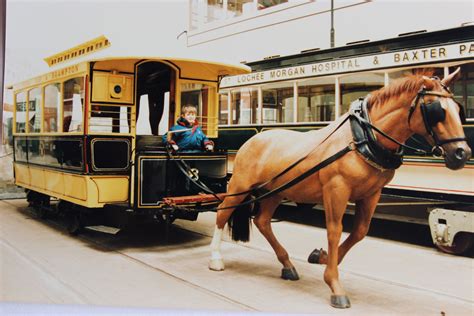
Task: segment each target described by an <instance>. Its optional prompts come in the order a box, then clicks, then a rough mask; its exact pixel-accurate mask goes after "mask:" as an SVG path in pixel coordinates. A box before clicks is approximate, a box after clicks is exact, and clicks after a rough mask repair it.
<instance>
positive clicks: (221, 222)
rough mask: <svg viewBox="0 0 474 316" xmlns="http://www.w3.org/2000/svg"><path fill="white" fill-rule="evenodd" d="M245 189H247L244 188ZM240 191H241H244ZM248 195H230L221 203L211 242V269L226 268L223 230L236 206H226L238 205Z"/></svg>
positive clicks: (220, 269)
mask: <svg viewBox="0 0 474 316" xmlns="http://www.w3.org/2000/svg"><path fill="white" fill-rule="evenodd" d="M242 191H245V190H242ZM242 191H239V192H242ZM245 197H246V196H244V195H239V196H228V197H226V198H225V199H224V201H223V202H222V203H221V204H220V205H219V208H222V209H219V210H218V211H217V215H216V227H215V229H214V235H213V237H212V242H211V259H210V260H209V269H211V270H214V271H222V270H224V261H223V260H222V255H221V240H222V232H223V231H224V226H225V224H226V223H227V222H228V221H229V218H230V216H231V215H232V212H233V211H234V210H235V208H229V209H227V208H226V207H229V206H233V205H237V204H239V203H241V202H242V201H243V200H244V199H245Z"/></svg>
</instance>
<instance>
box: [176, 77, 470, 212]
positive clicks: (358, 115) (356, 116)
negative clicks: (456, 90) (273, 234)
mask: <svg viewBox="0 0 474 316" xmlns="http://www.w3.org/2000/svg"><path fill="white" fill-rule="evenodd" d="M438 80H439V79H438ZM441 84H442V83H441ZM442 86H443V88H444V89H445V90H446V91H447V92H448V93H439V92H435V91H427V90H426V88H425V87H422V89H421V90H420V91H419V92H418V93H417V96H416V97H415V99H414V101H413V102H412V105H411V106H410V110H409V114H408V125H409V126H410V119H411V116H412V115H413V113H414V111H415V109H416V106H417V104H418V102H419V101H420V99H421V101H422V103H421V104H420V108H421V111H422V115H423V121H424V124H425V128H426V129H427V131H428V133H429V134H430V135H431V136H432V137H433V139H434V140H435V143H436V146H434V147H433V149H432V150H431V151H426V150H423V149H420V148H416V147H412V146H409V145H406V144H403V143H401V142H399V141H397V140H396V139H395V138H393V137H391V136H390V135H388V134H387V133H385V132H383V131H382V130H380V129H379V128H377V127H376V126H374V125H373V124H372V123H371V122H370V119H369V117H368V111H367V109H366V104H367V100H368V98H369V97H370V95H368V96H367V97H366V98H365V99H361V100H359V101H361V102H362V106H361V107H360V109H359V110H355V109H353V108H351V111H350V112H349V114H348V115H347V117H346V118H345V119H344V120H342V121H341V123H339V125H338V126H337V127H336V128H335V129H334V130H333V131H332V132H331V133H329V135H328V136H326V137H325V138H324V139H323V141H322V142H320V143H319V144H318V145H317V146H316V147H315V148H313V149H312V150H311V151H310V152H309V153H307V154H306V155H305V156H303V157H301V158H300V159H298V160H297V161H295V162H294V163H292V164H291V165H290V166H288V167H287V168H286V169H284V170H283V171H281V172H280V173H279V174H277V175H276V176H274V177H273V178H271V179H270V180H268V181H265V182H264V183H262V184H260V185H258V186H257V187H254V188H252V189H250V190H247V191H243V192H238V193H233V194H227V195H224V197H228V196H239V195H244V194H250V193H255V192H257V191H258V190H262V189H264V187H265V186H266V185H268V184H269V183H271V182H273V181H274V180H276V179H278V178H279V177H281V176H282V175H284V174H286V173H287V172H288V171H290V170H291V169H293V168H294V167H295V166H297V165H298V164H300V163H301V162H302V161H304V160H305V159H306V158H308V157H309V156H310V155H311V154H312V153H313V152H314V151H315V150H316V149H317V148H318V147H319V146H320V145H321V144H323V143H324V142H325V141H326V140H327V139H329V137H331V136H332V135H333V134H334V133H335V132H336V131H337V130H338V129H339V128H340V127H341V126H342V125H344V123H346V122H347V121H348V120H349V119H352V120H355V121H357V122H358V123H359V124H360V125H361V126H364V127H365V128H368V129H373V130H375V131H377V132H378V133H380V134H381V135H382V136H383V137H385V138H387V139H388V140H390V141H392V142H394V143H396V144H397V145H399V146H400V147H401V148H405V149H410V150H413V151H415V152H416V153H418V154H422V155H433V156H436V155H437V154H438V152H439V151H441V154H440V155H442V153H443V149H442V147H441V146H442V145H444V144H447V143H451V142H456V141H465V140H466V137H457V138H450V139H446V140H439V138H438V137H437V135H436V133H434V131H433V129H432V127H431V124H430V121H431V120H432V117H430V116H433V115H432V114H429V113H430V112H429V110H427V106H426V105H425V103H424V100H423V97H424V96H425V95H435V96H438V97H439V98H451V99H453V100H454V98H453V95H452V93H451V92H450V91H449V89H448V88H447V87H446V86H445V85H443V84H442ZM454 101H455V100H454ZM438 102H439V101H438ZM455 102H456V101H455ZM433 103H434V102H433ZM456 104H458V106H459V107H460V113H461V114H462V113H463V107H462V106H461V105H460V104H459V103H458V102H456ZM430 105H431V104H430ZM440 106H441V105H440ZM442 110H444V109H442ZM364 112H366V116H367V118H368V119H365V118H363V117H362V114H363V113H364ZM441 118H442V117H441ZM461 119H462V118H461ZM443 120H444V119H443ZM439 121H442V120H439ZM439 121H438V122H439ZM353 134H354V130H353ZM354 138H355V137H354ZM363 143H365V144H367V143H368V140H364V141H363ZM360 144H361V142H359V143H358V142H356V139H354V141H353V142H351V143H350V144H349V145H348V146H346V147H344V148H343V149H341V150H340V151H338V152H337V153H335V154H334V155H332V156H330V157H328V158H326V159H325V160H323V161H321V162H320V163H319V164H317V165H316V166H314V167H312V168H311V169H309V170H307V171H305V172H304V173H302V174H300V175H299V176H297V177H296V178H293V179H292V180H290V181H288V182H286V183H284V184H282V185H280V186H279V187H277V188H275V189H273V190H271V191H268V192H265V193H263V194H261V195H259V196H257V197H253V198H251V199H250V200H247V201H244V202H242V203H239V204H237V205H231V206H227V207H214V208H211V209H205V210H194V211H198V212H204V211H217V210H223V209H231V208H236V207H240V206H245V205H250V204H253V203H255V202H258V201H260V200H263V199H265V198H268V197H270V196H273V195H275V194H278V193H280V192H282V191H284V190H286V189H288V188H290V187H292V186H293V185H295V184H297V183H299V182H301V181H302V180H304V179H306V178H307V177H309V176H310V175H312V174H314V173H316V172H318V171H319V170H321V169H322V168H324V167H326V166H328V165H330V164H331V163H333V162H334V161H336V160H338V159H339V158H341V157H343V156H344V155H345V154H347V153H348V152H350V151H352V150H355V149H356V150H357V151H358V152H360V153H361V154H363V155H364V153H363V152H362V151H361V149H360V147H359V145H360ZM167 152H168V156H169V157H170V159H172V160H173V161H175V162H176V163H177V165H178V168H179V169H180V170H181V171H182V172H183V174H184V175H186V176H187V177H188V178H189V179H190V180H191V181H192V182H193V183H195V184H196V185H197V186H198V187H200V188H201V189H203V190H204V191H205V192H207V193H210V194H212V195H214V196H215V197H216V198H217V199H218V200H219V201H222V199H221V198H220V197H218V196H217V195H216V194H215V193H214V192H213V191H212V190H211V189H209V188H208V187H207V186H206V185H205V184H204V183H202V182H201V181H200V180H199V179H198V177H197V175H196V174H195V173H194V171H193V170H192V169H191V168H190V167H189V166H188V165H187V164H186V163H185V162H184V161H183V160H182V159H176V158H174V157H173V155H172V152H171V151H170V149H169V148H167ZM402 153H403V151H399V153H397V155H399V156H400V158H401V155H402ZM369 160H370V159H369V158H366V162H367V163H369V164H370V165H372V166H374V164H375V166H374V167H375V168H378V169H379V170H386V168H383V167H380V166H378V164H377V162H369ZM180 163H181V166H180ZM183 166H184V167H183ZM397 167H398V166H395V168H394V169H396V168H397ZM390 169H392V168H390Z"/></svg>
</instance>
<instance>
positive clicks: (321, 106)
mask: <svg viewBox="0 0 474 316" xmlns="http://www.w3.org/2000/svg"><path fill="white" fill-rule="evenodd" d="M331 81H332V83H331ZM326 82H327V83H326ZM334 118H335V90H334V79H332V78H327V79H320V80H312V81H308V82H302V83H299V84H298V122H321V121H332V120H334Z"/></svg>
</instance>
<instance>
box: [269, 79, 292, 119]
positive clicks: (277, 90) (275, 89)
mask: <svg viewBox="0 0 474 316" xmlns="http://www.w3.org/2000/svg"><path fill="white" fill-rule="evenodd" d="M293 99H294V95H293V83H292V82H284V83H278V84H271V85H265V86H263V87H262V111H263V112H262V123H263V124H274V123H292V122H293V121H294V115H295V113H294V107H293Z"/></svg>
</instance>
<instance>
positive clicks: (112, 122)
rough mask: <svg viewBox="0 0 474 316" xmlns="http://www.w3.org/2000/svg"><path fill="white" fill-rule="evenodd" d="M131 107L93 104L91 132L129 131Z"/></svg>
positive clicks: (90, 119)
mask: <svg viewBox="0 0 474 316" xmlns="http://www.w3.org/2000/svg"><path fill="white" fill-rule="evenodd" d="M130 115H131V113H130V107H127V106H109V105H105V106H103V105H97V104H93V105H92V108H91V113H90V118H89V132H90V133H94V132H97V133H129V130H130V129H129V126H130Z"/></svg>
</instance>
